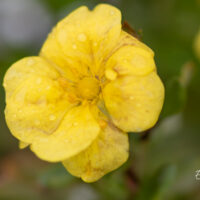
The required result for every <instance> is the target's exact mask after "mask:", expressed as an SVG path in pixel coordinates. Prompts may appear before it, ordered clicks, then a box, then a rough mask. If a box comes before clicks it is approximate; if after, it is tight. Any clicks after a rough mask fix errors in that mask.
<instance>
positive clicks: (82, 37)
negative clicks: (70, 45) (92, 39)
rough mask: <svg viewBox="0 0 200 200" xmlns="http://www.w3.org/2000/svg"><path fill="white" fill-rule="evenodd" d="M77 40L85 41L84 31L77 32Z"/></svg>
mask: <svg viewBox="0 0 200 200" xmlns="http://www.w3.org/2000/svg"><path fill="white" fill-rule="evenodd" d="M78 40H79V41H81V42H85V41H86V35H85V34H84V33H81V34H79V35H78Z"/></svg>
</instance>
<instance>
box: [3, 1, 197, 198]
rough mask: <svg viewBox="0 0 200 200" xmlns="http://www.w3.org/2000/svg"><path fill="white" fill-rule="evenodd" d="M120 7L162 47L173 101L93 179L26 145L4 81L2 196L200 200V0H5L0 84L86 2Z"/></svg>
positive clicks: (158, 56) (162, 67) (158, 53)
mask: <svg viewBox="0 0 200 200" xmlns="http://www.w3.org/2000/svg"><path fill="white" fill-rule="evenodd" d="M98 3H109V4H112V5H115V6H117V7H118V8H119V9H120V10H121V11H122V15H123V21H126V22H128V23H129V24H130V25H131V27H133V29H134V30H135V31H136V32H138V34H139V35H140V37H141V40H142V41H143V42H144V43H146V44H147V45H148V46H150V47H151V48H152V49H153V50H154V52H155V60H156V64H157V68H158V73H159V75H160V76H161V78H162V80H163V82H164V85H165V88H166V99H165V104H164V108H163V111H162V114H161V116H160V120H159V122H158V124H157V125H156V126H155V127H154V128H153V129H151V130H149V131H147V132H145V133H141V134H135V133H131V134H129V135H130V143H131V146H130V158H129V161H128V162H127V163H126V164H124V165H123V166H122V167H121V168H120V169H118V170H116V171H114V172H112V173H110V174H108V175H106V176H105V177H103V178H102V179H101V180H99V181H98V182H96V183H93V184H86V183H84V182H82V181H81V180H79V179H77V178H74V177H72V176H71V175H70V174H68V172H67V171H66V170H65V169H64V168H63V167H62V165H61V164H49V163H46V162H43V161H41V160H39V159H38V158H36V157H35V156H34V155H33V153H31V152H30V151H29V150H28V149H25V150H19V149H18V143H17V140H16V139H14V138H13V137H12V136H11V134H10V132H9V130H8V128H7V126H6V124H5V120H4V113H3V110H4V107H5V102H4V90H3V88H2V86H0V111H1V112H0V200H4V199H5V200H27V199H28V200H32V199H34V200H35V199H37V200H46V199H48V200H51V199H56V200H65V199H67V200H80V199H81V200H107V199H113V200H115V199H116V200H126V199H127V200H129V199H135V200H199V199H200V180H196V177H195V175H196V171H197V170H200V117H199V114H200V61H199V60H198V59H197V56H196V55H195V52H194V48H193V45H194V38H195V36H196V34H197V32H198V29H199V28H200V0H107V1H100V0H79V1H78V0H77V1H76V0H0V82H1V85H2V80H3V76H4V74H5V72H6V70H7V69H8V67H9V66H10V65H11V64H12V63H13V62H15V61H17V60H18V59H20V58H22V57H25V56H30V55H37V54H38V52H39V50H40V47H41V45H42V43H43V41H44V40H45V38H46V36H47V34H48V32H49V31H50V30H51V28H52V27H53V26H54V25H55V24H56V22H57V21H58V20H60V19H61V18H63V17H64V16H66V15H67V14H68V13H70V12H71V11H72V10H73V9H75V8H77V7H79V6H80V5H87V6H89V7H90V8H93V7H94V6H95V5H97V4H98Z"/></svg>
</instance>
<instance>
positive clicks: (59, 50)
mask: <svg viewBox="0 0 200 200" xmlns="http://www.w3.org/2000/svg"><path fill="white" fill-rule="evenodd" d="M120 32H121V13H120V11H119V10H118V9H117V8H115V7H113V6H110V5H106V4H101V5H99V6H97V7H96V8H95V9H94V10H93V11H89V10H88V8H87V7H85V6H83V7H80V8H78V9H77V10H75V11H74V12H72V13H71V14H70V15H69V16H67V17H66V18H64V19H63V20H62V21H61V22H59V23H58V24H57V26H56V27H55V28H54V29H53V31H52V33H51V34H50V35H49V37H48V39H47V40H46V42H45V44H44V46H43V47H42V49H41V55H42V56H44V57H46V58H48V59H49V60H51V61H52V62H54V63H55V64H56V65H58V66H59V67H60V68H61V70H62V71H63V73H65V74H66V76H68V73H69V74H70V73H72V74H73V75H74V76H75V77H73V75H69V77H70V78H72V79H76V78H77V75H79V76H83V75H86V74H87V73H88V67H89V68H90V70H91V71H92V73H93V74H95V73H96V72H97V71H98V68H99V66H100V63H101V62H102V61H103V60H104V58H105V56H106V55H107V54H108V53H109V52H110V51H111V49H112V48H113V47H114V45H116V43H117V40H118V38H119V36H120Z"/></svg>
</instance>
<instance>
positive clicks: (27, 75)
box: [4, 57, 73, 143]
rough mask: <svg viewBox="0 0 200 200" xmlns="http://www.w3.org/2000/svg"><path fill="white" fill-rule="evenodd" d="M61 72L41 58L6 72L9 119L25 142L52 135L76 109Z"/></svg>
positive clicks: (17, 65) (9, 125)
mask: <svg viewBox="0 0 200 200" xmlns="http://www.w3.org/2000/svg"><path fill="white" fill-rule="evenodd" d="M59 78H60V75H59V73H58V72H57V71H56V70H55V69H54V68H53V67H51V66H50V65H49V64H48V63H47V62H46V61H45V60H43V59H42V58H39V57H32V58H25V59H22V60H21V61H18V62H17V63H15V64H14V65H13V66H12V67H11V68H10V69H9V70H8V72H7V73H6V76H5V79H4V86H5V90H6V96H7V98H6V104H7V105H6V109H5V117H6V121H7V124H8V127H9V128H10V130H11V132H12V134H13V135H14V136H15V137H16V138H18V139H19V140H21V141H23V142H25V143H32V142H33V140H34V139H36V138H37V137H40V136H43V135H48V134H51V133H53V132H54V131H55V129H56V128H57V127H58V125H59V123H60V121H61V120H62V118H63V116H64V114H65V113H66V112H67V111H68V110H69V109H70V108H71V107H72V106H73V104H72V103H70V102H69V101H68V96H67V95H68V94H67V92H66V91H65V90H64V88H63V87H62V86H61V85H60V84H59V81H58V80H59Z"/></svg>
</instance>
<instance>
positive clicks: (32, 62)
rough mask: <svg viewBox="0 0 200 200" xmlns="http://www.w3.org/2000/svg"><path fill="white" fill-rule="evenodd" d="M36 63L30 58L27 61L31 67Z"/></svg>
mask: <svg viewBox="0 0 200 200" xmlns="http://www.w3.org/2000/svg"><path fill="white" fill-rule="evenodd" d="M34 63H35V61H34V60H33V59H32V58H29V59H28V60H27V65H28V66H30V65H33V64H34Z"/></svg>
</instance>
